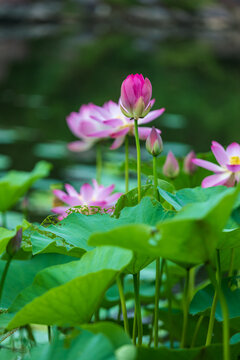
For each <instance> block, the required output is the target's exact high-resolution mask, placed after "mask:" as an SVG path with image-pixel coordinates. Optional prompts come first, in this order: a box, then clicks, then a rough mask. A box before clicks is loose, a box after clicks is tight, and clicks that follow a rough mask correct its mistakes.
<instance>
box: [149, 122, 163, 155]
mask: <svg viewBox="0 0 240 360" xmlns="http://www.w3.org/2000/svg"><path fill="white" fill-rule="evenodd" d="M146 149H147V151H148V152H149V153H150V154H151V155H152V156H158V155H160V154H161V152H162V151H163V142H162V138H161V136H160V134H159V132H158V131H157V130H156V129H155V127H154V126H153V127H152V130H151V132H150V134H149V135H148V137H147V140H146Z"/></svg>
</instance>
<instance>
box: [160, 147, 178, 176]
mask: <svg viewBox="0 0 240 360" xmlns="http://www.w3.org/2000/svg"><path fill="white" fill-rule="evenodd" d="M179 171H180V169H179V164H178V161H177V159H176V158H175V156H174V155H173V153H172V152H171V151H170V152H169V153H168V155H167V158H166V161H165V164H164V165H163V174H164V175H165V176H167V177H169V178H171V179H174V178H175V177H177V176H178V174H179Z"/></svg>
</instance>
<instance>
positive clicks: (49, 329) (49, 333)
mask: <svg viewBox="0 0 240 360" xmlns="http://www.w3.org/2000/svg"><path fill="white" fill-rule="evenodd" d="M47 331H48V341H49V342H51V339H52V335H51V326H50V325H48V327H47Z"/></svg>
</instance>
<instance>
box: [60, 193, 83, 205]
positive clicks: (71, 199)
mask: <svg viewBox="0 0 240 360" xmlns="http://www.w3.org/2000/svg"><path fill="white" fill-rule="evenodd" d="M64 201H65V203H66V204H68V205H70V206H80V205H82V204H83V201H82V200H81V199H80V198H79V196H78V197H76V196H69V195H66V197H65V199H64Z"/></svg>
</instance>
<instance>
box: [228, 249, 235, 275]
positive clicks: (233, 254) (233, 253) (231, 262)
mask: <svg viewBox="0 0 240 360" xmlns="http://www.w3.org/2000/svg"><path fill="white" fill-rule="evenodd" d="M234 258H235V249H234V248H232V249H231V257H230V266H229V271H228V276H229V277H231V276H233V270H234Z"/></svg>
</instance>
